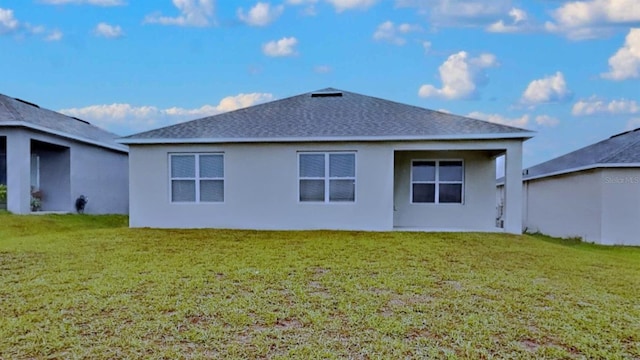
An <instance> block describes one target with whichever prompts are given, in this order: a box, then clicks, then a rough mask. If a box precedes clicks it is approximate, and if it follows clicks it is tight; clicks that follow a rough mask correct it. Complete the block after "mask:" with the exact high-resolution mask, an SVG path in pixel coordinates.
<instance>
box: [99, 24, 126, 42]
mask: <svg viewBox="0 0 640 360" xmlns="http://www.w3.org/2000/svg"><path fill="white" fill-rule="evenodd" d="M93 32H94V34H96V36H102V37H105V38H107V39H115V38H119V37H122V36H124V32H123V31H122V28H121V27H120V26H117V25H116V26H114V25H109V24H107V23H104V22H101V23H99V24H98V25H96V27H95V29H94V30H93Z"/></svg>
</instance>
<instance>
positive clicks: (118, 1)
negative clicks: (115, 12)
mask: <svg viewBox="0 0 640 360" xmlns="http://www.w3.org/2000/svg"><path fill="white" fill-rule="evenodd" d="M39 2H41V3H43V4H50V5H66V4H75V5H83V4H87V5H96V6H120V5H125V4H126V3H125V2H124V0H40V1H39Z"/></svg>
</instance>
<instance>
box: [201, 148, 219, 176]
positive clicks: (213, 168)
mask: <svg viewBox="0 0 640 360" xmlns="http://www.w3.org/2000/svg"><path fill="white" fill-rule="evenodd" d="M200 177H201V178H221V177H224V164H223V161H222V155H218V154H216V155H200Z"/></svg>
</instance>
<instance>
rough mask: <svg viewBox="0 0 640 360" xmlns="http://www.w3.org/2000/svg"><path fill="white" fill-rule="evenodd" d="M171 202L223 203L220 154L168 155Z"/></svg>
mask: <svg viewBox="0 0 640 360" xmlns="http://www.w3.org/2000/svg"><path fill="white" fill-rule="evenodd" d="M170 163H171V164H170V167H171V202H196V203H200V202H222V201H224V159H223V156H222V154H171V155H170Z"/></svg>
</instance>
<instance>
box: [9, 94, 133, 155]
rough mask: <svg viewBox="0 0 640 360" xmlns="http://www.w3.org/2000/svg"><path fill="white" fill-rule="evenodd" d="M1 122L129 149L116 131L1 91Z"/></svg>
mask: <svg viewBox="0 0 640 360" xmlns="http://www.w3.org/2000/svg"><path fill="white" fill-rule="evenodd" d="M1 126H25V127H29V128H32V129H36V130H40V131H44V132H49V133H52V134H55V135H58V136H63V137H67V138H70V139H74V140H78V141H82V142H85V143H89V144H93V145H97V146H101V147H105V148H109V149H113V150H118V151H127V147H126V146H124V145H122V144H119V143H117V142H116V139H118V138H119V136H118V135H116V134H112V133H110V132H108V131H106V130H103V129H101V128H99V127H97V126H94V125H91V124H89V123H88V122H86V121H84V120H79V119H76V118H72V117H69V116H66V115H63V114H60V113H57V112H55V111H51V110H47V109H42V108H40V107H39V106H37V105H35V104H31V103H28V102H25V101H24V100H18V99H14V98H12V97H9V96H6V95H2V94H0V127H1Z"/></svg>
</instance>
